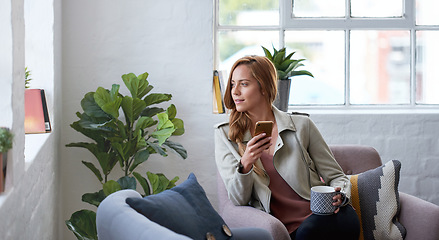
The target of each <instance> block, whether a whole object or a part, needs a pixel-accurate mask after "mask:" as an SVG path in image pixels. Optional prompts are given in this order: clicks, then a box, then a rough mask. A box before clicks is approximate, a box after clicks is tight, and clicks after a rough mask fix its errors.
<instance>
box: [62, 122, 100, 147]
mask: <svg viewBox="0 0 439 240" xmlns="http://www.w3.org/2000/svg"><path fill="white" fill-rule="evenodd" d="M70 127H71V128H73V129H74V130H76V131H77V132H80V133H82V134H84V136H86V137H89V138H91V139H93V140H94V141H96V143H97V144H98V145H101V144H103V143H104V142H105V138H104V136H105V135H106V133H105V132H104V130H101V129H87V128H83V127H82V126H81V125H80V124H79V122H78V121H76V122H73V123H72V124H70Z"/></svg>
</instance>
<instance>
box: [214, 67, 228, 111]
mask: <svg viewBox="0 0 439 240" xmlns="http://www.w3.org/2000/svg"><path fill="white" fill-rule="evenodd" d="M224 112H225V111H224V102H223V94H222V93H221V83H220V79H219V73H218V71H217V70H215V71H214V72H213V113H224Z"/></svg>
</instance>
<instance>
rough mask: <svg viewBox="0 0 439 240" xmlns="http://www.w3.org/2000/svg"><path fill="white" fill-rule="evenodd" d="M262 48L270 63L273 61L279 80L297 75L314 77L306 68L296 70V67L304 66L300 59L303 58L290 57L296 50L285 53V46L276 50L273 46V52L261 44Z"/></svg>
mask: <svg viewBox="0 0 439 240" xmlns="http://www.w3.org/2000/svg"><path fill="white" fill-rule="evenodd" d="M262 49H264V53H265V56H266V57H267V58H268V59H270V61H271V62H272V63H274V66H275V67H276V70H277V75H278V78H279V80H286V79H288V78H290V77H294V76H299V75H308V76H310V77H314V76H313V75H312V73H310V72H309V71H307V70H296V69H297V68H299V67H302V66H304V65H303V63H302V61H304V60H305V59H291V58H292V57H293V55H294V54H295V53H296V52H292V53H290V54H288V55H286V48H282V49H279V50H277V49H276V48H275V47H274V46H273V53H271V52H270V51H269V50H268V49H266V48H265V47H263V46H262Z"/></svg>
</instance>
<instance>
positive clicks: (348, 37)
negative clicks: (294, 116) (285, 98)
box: [214, 0, 439, 106]
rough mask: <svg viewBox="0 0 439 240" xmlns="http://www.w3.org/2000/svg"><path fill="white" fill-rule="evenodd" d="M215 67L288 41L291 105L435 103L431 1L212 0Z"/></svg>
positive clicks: (437, 37)
mask: <svg viewBox="0 0 439 240" xmlns="http://www.w3.org/2000/svg"><path fill="white" fill-rule="evenodd" d="M215 3H216V4H215V12H216V15H215V36H214V38H215V40H214V45H215V47H214V48H215V68H216V69H219V70H223V71H227V70H229V69H230V67H231V65H232V64H233V63H234V61H235V60H236V59H238V58H239V57H242V56H245V55H249V54H256V55H263V54H264V53H263V50H262V48H261V46H264V47H266V48H268V49H272V46H273V47H275V48H277V49H278V48H281V47H286V48H287V51H288V52H293V51H295V52H296V53H295V55H294V58H296V59H299V58H305V59H306V60H305V61H304V62H303V63H304V65H305V66H304V67H302V69H305V70H308V71H310V72H311V73H313V75H314V78H311V77H309V76H296V77H294V78H292V81H291V91H290V99H289V104H290V105H345V106H348V105H391V106H395V105H403V106H416V105H435V104H439V95H438V94H436V93H435V92H436V90H437V89H439V79H438V78H439V77H437V76H439V68H437V67H435V63H437V62H439V45H437V44H435V43H436V42H437V41H439V18H437V17H436V16H435V9H439V2H438V1H435V0H422V1H421V0H387V1H380V0H357V1H346V0H333V1H325V0H270V1H268V0H257V1H256V0H215Z"/></svg>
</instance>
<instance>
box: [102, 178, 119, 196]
mask: <svg viewBox="0 0 439 240" xmlns="http://www.w3.org/2000/svg"><path fill="white" fill-rule="evenodd" d="M120 190H122V188H121V186H120V184H119V183H118V182H116V181H114V180H110V181H108V182H106V183H104V193H105V196H107V197H108V196H109V195H110V194H112V193H114V192H117V191H120Z"/></svg>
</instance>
